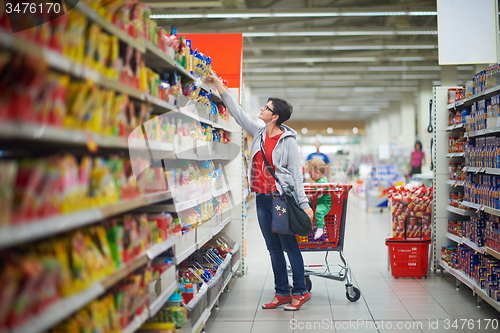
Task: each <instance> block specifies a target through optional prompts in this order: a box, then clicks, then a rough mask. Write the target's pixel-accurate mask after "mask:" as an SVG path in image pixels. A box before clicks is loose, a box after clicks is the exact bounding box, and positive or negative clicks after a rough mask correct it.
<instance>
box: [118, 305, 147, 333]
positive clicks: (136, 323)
mask: <svg viewBox="0 0 500 333" xmlns="http://www.w3.org/2000/svg"><path fill="white" fill-rule="evenodd" d="M148 319H149V313H148V311H147V309H146V308H144V309H143V310H142V313H141V314H140V315H136V316H135V317H134V319H133V320H132V322H131V323H130V324H129V325H128V326H127V327H125V328H124V329H123V331H122V333H134V332H135V331H137V330H138V329H139V328H140V327H141V326H142V325H143V324H144V323H145V322H146V320H148Z"/></svg>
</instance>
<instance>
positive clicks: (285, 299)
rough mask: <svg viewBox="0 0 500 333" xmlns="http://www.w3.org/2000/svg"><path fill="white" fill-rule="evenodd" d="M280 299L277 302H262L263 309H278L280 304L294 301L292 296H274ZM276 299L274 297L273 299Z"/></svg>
mask: <svg viewBox="0 0 500 333" xmlns="http://www.w3.org/2000/svg"><path fill="white" fill-rule="evenodd" d="M274 298H276V299H277V300H278V302H277V303H274V302H271V303H266V304H262V308H263V309H276V308H277V307H278V306H280V305H281V304H288V303H290V302H291V301H292V296H278V295H276V296H274ZM273 301H274V299H273Z"/></svg>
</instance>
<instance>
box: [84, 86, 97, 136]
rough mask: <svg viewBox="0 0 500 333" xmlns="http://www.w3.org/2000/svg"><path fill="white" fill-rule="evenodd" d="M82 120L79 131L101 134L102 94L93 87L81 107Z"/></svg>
mask: <svg viewBox="0 0 500 333" xmlns="http://www.w3.org/2000/svg"><path fill="white" fill-rule="evenodd" d="M82 113H83V118H82V123H81V126H80V129H82V130H84V131H91V132H94V133H101V131H102V121H101V120H102V94H101V90H100V89H99V88H98V87H96V86H93V85H92V87H91V88H90V89H89V93H88V95H87V99H86V100H85V103H84V106H83V111H82Z"/></svg>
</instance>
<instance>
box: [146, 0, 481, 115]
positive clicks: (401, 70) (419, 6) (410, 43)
mask: <svg viewBox="0 0 500 333" xmlns="http://www.w3.org/2000/svg"><path fill="white" fill-rule="evenodd" d="M172 1H173V0H171V1H167V2H168V3H171V2H172ZM177 2H180V1H177ZM208 2H210V1H208V0H205V1H203V0H200V1H194V0H193V1H186V2H185V3H186V4H188V3H190V4H191V5H190V7H186V6H180V5H179V6H177V7H169V8H154V9H153V14H155V15H170V16H163V18H162V19H158V20H157V21H158V23H159V24H160V25H161V26H163V27H164V28H165V29H166V30H167V31H168V30H169V29H170V27H171V26H175V27H176V28H177V31H178V33H179V34H181V35H182V34H183V33H191V32H194V33H213V32H224V33H243V34H244V48H243V53H244V54H243V72H244V78H243V80H244V87H245V88H246V89H248V90H250V91H251V94H252V95H254V96H256V98H257V99H258V100H259V103H265V101H266V100H267V97H269V96H275V97H282V98H285V99H288V100H290V101H291V102H292V104H294V105H296V106H297V107H296V111H295V112H294V120H297V119H303V120H306V119H316V120H333V119H337V120H350V119H353V120H359V119H366V118H367V117H370V116H372V115H373V114H376V113H377V112H379V110H380V109H382V108H385V107H387V106H388V105H389V103H391V101H392V102H394V101H396V102H397V101H399V100H400V99H401V96H402V94H403V93H416V92H417V91H418V86H419V82H420V80H428V81H433V82H439V80H440V78H441V67H440V66H439V65H438V63H437V56H438V52H437V21H436V1H435V0H223V1H220V2H219V1H212V2H214V3H216V4H214V5H213V7H210V6H208V5H207V4H208ZM186 15H190V16H186ZM195 47H196V46H195ZM214 68H215V69H217V64H214ZM457 69H458V73H459V75H458V79H459V80H467V79H470V78H471V77H472V75H473V73H474V67H473V66H458V67H457ZM367 105H369V106H367ZM340 110H344V111H340Z"/></svg>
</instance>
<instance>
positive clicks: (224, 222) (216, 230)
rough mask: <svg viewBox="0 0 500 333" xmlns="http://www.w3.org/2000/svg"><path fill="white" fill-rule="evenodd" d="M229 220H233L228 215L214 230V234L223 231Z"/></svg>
mask: <svg viewBox="0 0 500 333" xmlns="http://www.w3.org/2000/svg"><path fill="white" fill-rule="evenodd" d="M229 222H231V217H228V218H227V219H225V220H224V221H222V222H221V223H219V225H218V226H216V227H215V228H214V229H213V230H212V236H216V235H217V234H218V233H219V232H221V231H222V229H224V227H225V226H226V225H228V223H229Z"/></svg>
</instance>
